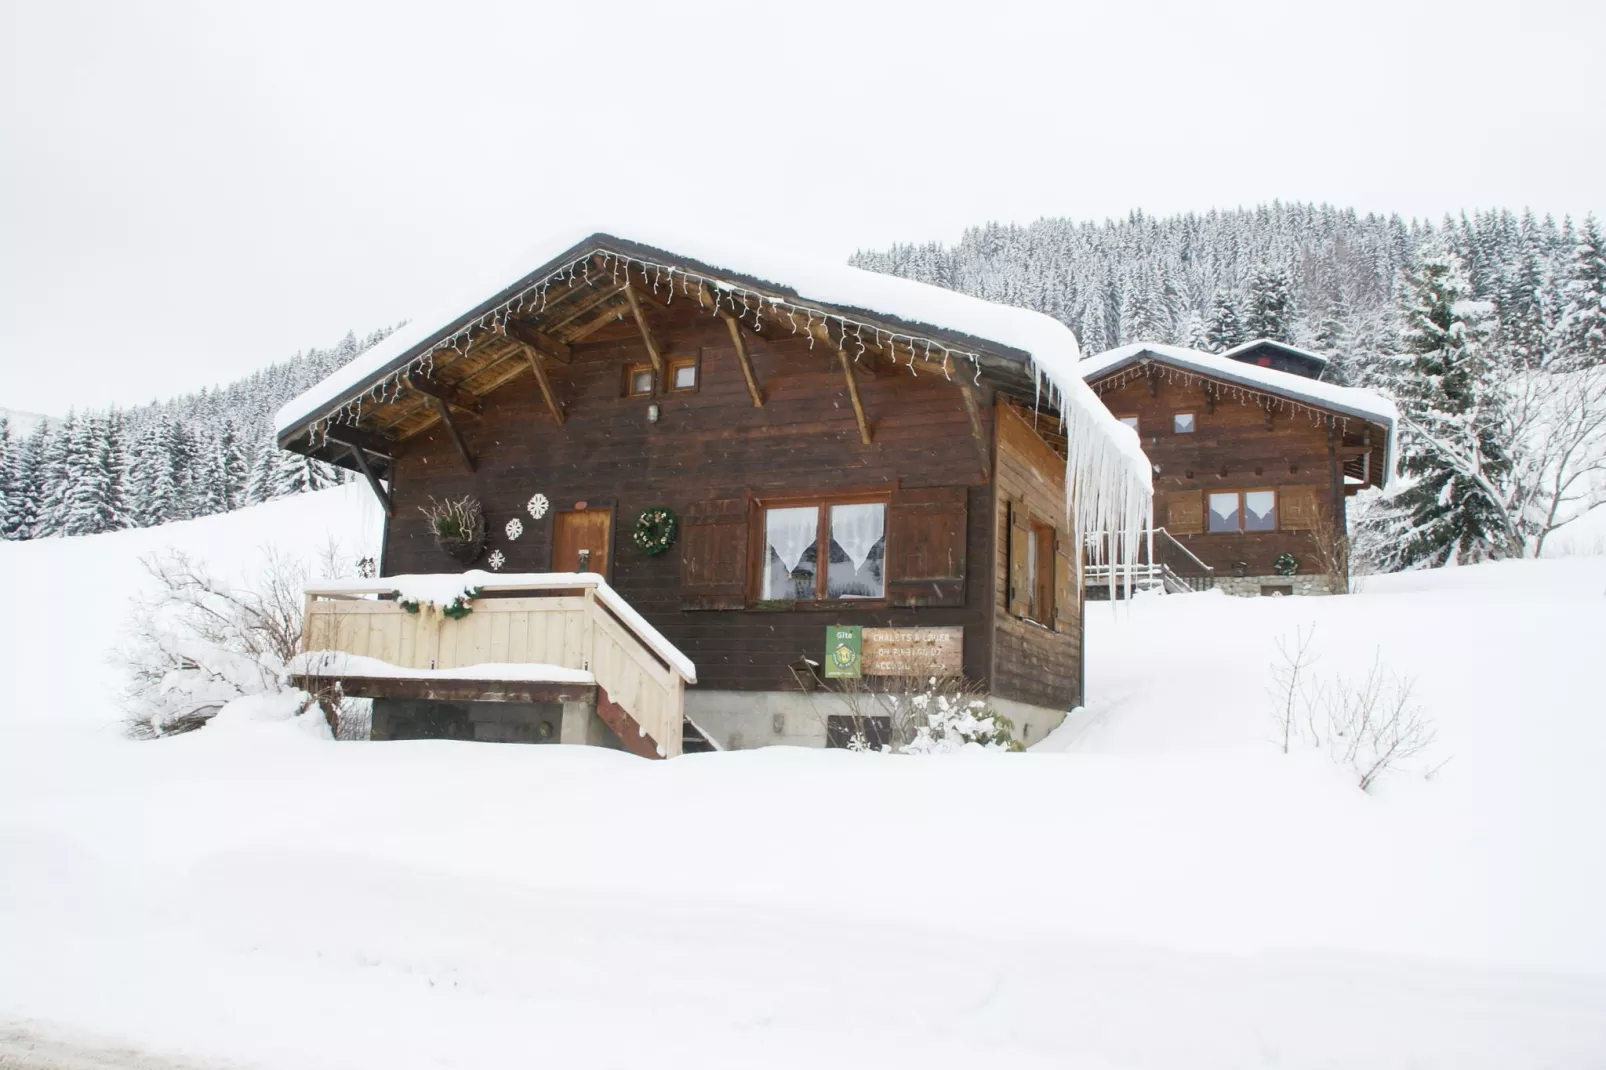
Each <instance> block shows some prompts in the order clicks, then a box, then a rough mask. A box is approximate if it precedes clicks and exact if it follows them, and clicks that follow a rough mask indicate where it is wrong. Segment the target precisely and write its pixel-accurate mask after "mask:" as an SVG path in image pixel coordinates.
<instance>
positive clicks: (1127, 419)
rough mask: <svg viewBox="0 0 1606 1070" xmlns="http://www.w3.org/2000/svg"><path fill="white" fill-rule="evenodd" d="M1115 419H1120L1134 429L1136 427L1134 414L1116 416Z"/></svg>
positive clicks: (1136, 420)
mask: <svg viewBox="0 0 1606 1070" xmlns="http://www.w3.org/2000/svg"><path fill="white" fill-rule="evenodd" d="M1116 419H1118V420H1120V421H1121V422H1122V423H1124V424H1126V425H1127V426H1128V427H1130V428H1131V429H1132V430H1134V431H1136V430H1137V429H1138V418H1137V417H1136V416H1117V417H1116Z"/></svg>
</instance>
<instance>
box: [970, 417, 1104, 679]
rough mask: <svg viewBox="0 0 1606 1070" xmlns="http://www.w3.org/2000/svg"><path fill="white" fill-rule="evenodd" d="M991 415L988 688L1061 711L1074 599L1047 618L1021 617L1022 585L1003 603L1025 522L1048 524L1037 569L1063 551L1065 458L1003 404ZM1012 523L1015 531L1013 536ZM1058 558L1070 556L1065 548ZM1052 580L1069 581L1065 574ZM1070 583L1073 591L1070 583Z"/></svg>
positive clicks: (1071, 664) (1074, 641) (1076, 617)
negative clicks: (1048, 538) (1047, 547)
mask: <svg viewBox="0 0 1606 1070" xmlns="http://www.w3.org/2000/svg"><path fill="white" fill-rule="evenodd" d="M994 414H995V425H996V427H997V435H996V438H995V441H996V448H995V449H994V451H993V452H994V456H995V457H996V465H997V469H996V473H995V484H996V486H997V498H996V500H995V502H994V503H993V506H992V511H991V516H992V518H993V523H994V526H995V527H996V531H997V535H996V543H995V545H996V547H997V549H996V551H995V555H994V559H995V562H996V564H995V568H994V583H993V592H992V594H993V601H994V605H995V612H994V616H993V619H994V627H993V667H992V692H993V694H995V695H1001V696H1003V697H1004V698H1012V699H1016V700H1017V701H1020V702H1028V703H1031V704H1033V705H1037V706H1047V707H1049V708H1050V709H1059V710H1068V709H1070V708H1071V707H1072V706H1075V705H1079V704H1080V703H1081V701H1082V673H1081V656H1082V606H1081V601H1080V599H1079V598H1073V599H1071V600H1070V601H1071V603H1072V604H1070V605H1063V606H1057V607H1056V612H1055V614H1054V615H1053V616H1054V618H1055V619H1051V620H1047V621H1044V622H1042V623H1037V622H1034V621H1030V620H1026V619H1024V618H1023V617H1022V616H1021V613H1023V612H1024V610H1025V604H1026V601H1027V595H1026V593H1025V592H1024V591H1017V592H1016V594H1017V597H1016V598H1015V599H1014V602H1013V608H1014V609H1015V611H1016V612H1014V613H1012V612H1010V608H1011V602H1010V601H1009V593H1010V592H1009V588H1010V586H1011V584H1010V582H1009V580H1010V576H1011V572H1012V571H1013V573H1014V575H1015V577H1016V582H1015V586H1017V587H1019V586H1022V585H1023V584H1024V582H1025V581H1024V579H1023V577H1024V568H1023V567H1021V566H1020V562H1019V558H1020V556H1021V555H1022V554H1023V553H1025V542H1026V540H1027V539H1028V538H1030V528H1029V526H1028V525H1029V524H1030V523H1031V522H1033V521H1035V522H1037V523H1040V524H1047V525H1048V526H1050V527H1052V528H1053V529H1054V544H1055V553H1054V554H1053V555H1049V556H1048V558H1047V560H1044V561H1041V562H1040V567H1042V568H1045V569H1048V570H1050V575H1052V574H1053V572H1052V570H1053V569H1054V566H1055V558H1056V557H1057V556H1058V555H1059V552H1060V550H1062V549H1064V550H1069V545H1068V543H1069V538H1070V532H1069V525H1068V524H1067V523H1066V519H1065V460H1064V458H1062V457H1061V456H1060V455H1059V454H1057V453H1055V452H1054V450H1053V449H1052V448H1050V447H1049V445H1048V444H1047V443H1046V442H1045V441H1043V439H1041V438H1039V437H1038V436H1037V435H1036V434H1035V433H1034V432H1033V431H1032V429H1031V427H1030V426H1029V425H1028V423H1027V422H1026V420H1024V419H1022V418H1021V417H1020V416H1018V415H1016V413H1015V412H1014V410H1012V409H1011V408H1010V407H1009V406H1008V405H1007V404H1003V403H1000V404H999V406H998V407H997V408H996V409H995V410H994ZM1012 525H1014V526H1016V527H1019V528H1020V530H1021V532H1022V534H1021V535H1020V536H1018V537H1016V538H1014V539H1013V540H1012V539H1011V534H1012ZM1012 541H1013V543H1014V544H1015V547H1014V552H1013V553H1011V542H1012ZM1066 557H1067V558H1069V557H1070V555H1069V554H1068V553H1067V554H1066ZM1012 565H1013V566H1014V567H1013V568H1012ZM1060 578H1061V579H1066V580H1068V579H1070V577H1069V575H1068V574H1062V575H1061V577H1060ZM1056 586H1058V585H1056ZM1070 586H1071V587H1072V589H1073V590H1074V587H1075V584H1074V583H1071V584H1070ZM1056 593H1058V592H1056ZM1045 615H1046V614H1045Z"/></svg>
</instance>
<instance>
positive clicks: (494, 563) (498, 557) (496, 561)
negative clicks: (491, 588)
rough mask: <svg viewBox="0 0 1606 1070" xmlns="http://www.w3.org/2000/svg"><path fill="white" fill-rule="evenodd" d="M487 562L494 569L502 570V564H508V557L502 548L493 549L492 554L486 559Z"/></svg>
mask: <svg viewBox="0 0 1606 1070" xmlns="http://www.w3.org/2000/svg"><path fill="white" fill-rule="evenodd" d="M485 563H486V564H487V565H490V566H491V568H492V570H493V571H496V572H500V571H501V570H502V566H503V565H505V564H507V558H505V557H503V556H502V551H501V550H492V551H491V556H490V557H488V558H486V559H485Z"/></svg>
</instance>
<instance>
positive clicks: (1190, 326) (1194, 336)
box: [1177, 310, 1210, 353]
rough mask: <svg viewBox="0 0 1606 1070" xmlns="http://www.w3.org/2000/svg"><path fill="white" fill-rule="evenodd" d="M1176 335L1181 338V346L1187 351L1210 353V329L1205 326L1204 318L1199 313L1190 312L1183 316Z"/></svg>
mask: <svg viewBox="0 0 1606 1070" xmlns="http://www.w3.org/2000/svg"><path fill="white" fill-rule="evenodd" d="M1177 334H1178V335H1179V337H1180V338H1181V344H1182V345H1184V346H1187V347H1188V348H1189V349H1197V350H1199V351H1200V352H1205V353H1208V352H1209V351H1210V328H1209V327H1208V326H1207V325H1206V324H1205V318H1204V317H1203V316H1201V315H1200V314H1199V313H1197V312H1194V311H1191V310H1190V311H1189V312H1188V313H1187V314H1186V315H1185V316H1183V317H1182V326H1181V327H1180V328H1179V329H1178V331H1177Z"/></svg>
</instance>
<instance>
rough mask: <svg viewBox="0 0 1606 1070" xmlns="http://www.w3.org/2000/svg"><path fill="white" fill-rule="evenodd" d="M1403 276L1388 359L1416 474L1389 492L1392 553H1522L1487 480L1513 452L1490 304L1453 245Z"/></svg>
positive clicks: (1404, 561)
mask: <svg viewBox="0 0 1606 1070" xmlns="http://www.w3.org/2000/svg"><path fill="white" fill-rule="evenodd" d="M1407 281H1408V286H1407V289H1406V291H1405V293H1404V299H1405V306H1404V308H1403V313H1404V320H1405V326H1404V329H1403V332H1402V336H1401V339H1400V352H1399V353H1398V354H1397V355H1396V356H1394V357H1393V358H1392V359H1391V360H1390V361H1389V362H1388V365H1387V368H1386V378H1387V379H1388V381H1389V385H1390V386H1391V387H1392V391H1391V392H1392V393H1393V394H1394V395H1395V397H1396V400H1397V401H1398V403H1399V407H1400V414H1401V417H1402V418H1403V420H1402V422H1403V430H1404V434H1403V436H1402V444H1401V461H1400V469H1401V470H1402V471H1403V472H1404V473H1405V474H1406V475H1407V476H1409V477H1411V480H1412V481H1411V483H1410V484H1409V485H1408V486H1407V487H1406V488H1405V489H1404V490H1403V491H1401V492H1400V493H1398V494H1396V495H1395V496H1394V498H1393V499H1392V500H1391V502H1390V510H1389V517H1390V521H1391V523H1392V526H1393V529H1394V530H1393V536H1394V538H1393V539H1392V540H1391V545H1392V548H1393V549H1392V554H1391V557H1392V563H1393V564H1394V565H1395V566H1396V567H1400V568H1410V567H1414V566H1420V565H1428V566H1432V567H1438V566H1440V565H1446V564H1452V563H1460V564H1468V563H1471V562H1475V561H1482V560H1486V559H1489V558H1494V557H1505V556H1510V555H1512V554H1520V553H1521V546H1520V544H1518V545H1515V546H1514V545H1513V540H1512V535H1511V531H1510V525H1509V523H1508V522H1507V518H1506V516H1505V513H1504V509H1503V506H1502V505H1501V502H1500V500H1499V496H1498V490H1497V489H1493V488H1496V487H1497V484H1498V482H1499V480H1500V479H1501V478H1502V477H1503V476H1504V475H1505V474H1506V473H1507V472H1508V471H1509V469H1510V460H1509V458H1508V457H1507V455H1506V453H1505V451H1504V449H1503V447H1502V444H1501V442H1500V441H1499V438H1498V434H1497V427H1498V425H1499V412H1498V396H1497V393H1496V391H1495V390H1494V388H1493V383H1492V372H1493V368H1492V366H1491V362H1490V359H1489V354H1488V352H1487V349H1486V343H1487V341H1488V337H1489V334H1490V331H1491V326H1492V325H1491V322H1490V320H1491V316H1490V309H1489V307H1488V305H1487V303H1485V302H1478V301H1474V300H1471V286H1470V285H1469V283H1468V281H1467V278H1466V275H1465V271H1464V269H1463V267H1462V265H1461V262H1460V260H1459V259H1458V258H1457V257H1456V256H1455V255H1454V254H1449V253H1440V254H1436V255H1430V256H1426V257H1423V258H1422V260H1421V262H1420V264H1419V266H1418V268H1417V270H1416V271H1415V272H1414V273H1413V274H1411V275H1410V276H1409V278H1408V280H1407Z"/></svg>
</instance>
